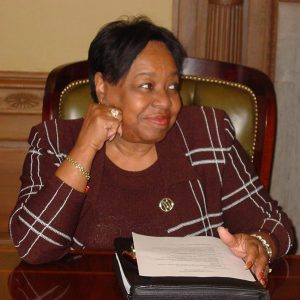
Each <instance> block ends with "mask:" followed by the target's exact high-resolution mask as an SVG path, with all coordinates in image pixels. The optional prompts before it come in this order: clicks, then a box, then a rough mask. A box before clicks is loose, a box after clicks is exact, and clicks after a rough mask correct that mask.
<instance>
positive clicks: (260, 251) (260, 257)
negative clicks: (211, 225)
mask: <svg viewBox="0 0 300 300" xmlns="http://www.w3.org/2000/svg"><path fill="white" fill-rule="evenodd" d="M218 233H219V236H220V238H221V240H222V241H223V242H224V243H225V244H226V245H227V246H228V247H229V248H230V250H231V251H232V253H233V254H234V255H236V256H238V257H241V258H243V260H244V261H245V266H246V268H247V269H251V270H252V271H253V273H254V274H255V275H256V278H257V279H258V281H259V282H260V283H261V284H262V285H263V286H264V287H266V285H267V283H268V273H269V257H268V253H267V251H266V249H265V247H264V246H263V245H262V243H261V242H260V241H259V240H257V239H256V238H255V237H253V236H251V235H250V234H245V233H238V234H231V233H230V232H229V231H228V230H227V229H226V228H224V227H219V228H218Z"/></svg>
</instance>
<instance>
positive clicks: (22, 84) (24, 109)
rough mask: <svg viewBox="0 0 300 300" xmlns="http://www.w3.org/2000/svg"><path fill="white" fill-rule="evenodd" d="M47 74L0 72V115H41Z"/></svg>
mask: <svg viewBox="0 0 300 300" xmlns="http://www.w3.org/2000/svg"><path fill="white" fill-rule="evenodd" d="M47 76H48V73H42V72H23V71H22V72H21V71H20V72H18V71H0V114H41V112H42V104H43V96H44V88H45V84H46V79H47Z"/></svg>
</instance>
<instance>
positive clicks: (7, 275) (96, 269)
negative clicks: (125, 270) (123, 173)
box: [0, 248, 300, 300]
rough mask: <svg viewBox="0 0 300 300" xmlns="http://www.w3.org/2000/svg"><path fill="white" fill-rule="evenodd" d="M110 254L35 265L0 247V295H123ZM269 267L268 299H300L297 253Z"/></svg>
mask: <svg viewBox="0 0 300 300" xmlns="http://www.w3.org/2000/svg"><path fill="white" fill-rule="evenodd" d="M112 258H113V253H112V252H110V251H97V252H92V251H88V252H84V253H74V254H70V255H68V256H66V257H65V258H64V259H62V260H61V261H59V262H55V263H51V264H45V265H36V266H34V265H29V264H26V263H24V262H21V261H20V259H19V258H18V255H17V253H16V251H15V250H14V249H13V248H7V249H1V248H0V299H1V300H6V299H39V298H41V299H72V300H74V299H104V300H116V299H123V298H122V295H121V291H120V289H119V286H118V283H117V280H116V277H115V274H114V272H113V270H112ZM272 268H273V272H272V273H271V276H270V283H269V287H268V288H269V291H270V295H271V299H272V300H279V299H280V300H282V299H284V300H292V299H293V300H296V299H300V256H288V257H286V258H284V259H280V260H278V261H276V262H275V263H274V264H273V266H272Z"/></svg>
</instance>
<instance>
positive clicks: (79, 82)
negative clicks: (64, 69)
mask: <svg viewBox="0 0 300 300" xmlns="http://www.w3.org/2000/svg"><path fill="white" fill-rule="evenodd" d="M87 83H89V80H88V79H82V80H75V81H72V82H71V83H69V84H68V85H67V86H66V87H65V88H64V89H63V90H62V92H61V93H60V96H59V104H58V116H59V118H60V117H61V107H62V103H63V98H64V97H65V96H66V95H67V94H69V93H70V92H71V91H72V90H73V89H75V88H76V87H77V86H80V85H83V84H87Z"/></svg>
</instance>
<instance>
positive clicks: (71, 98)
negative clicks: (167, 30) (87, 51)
mask: <svg viewBox="0 0 300 300" xmlns="http://www.w3.org/2000/svg"><path fill="white" fill-rule="evenodd" d="M180 94H181V98H182V101H183V104H184V105H205V106H212V107H216V108H220V109H223V110H225V111H226V112H227V114H228V115H229V117H230V118H231V121H232V123H233V126H234V128H235V131H236V136H237V139H238V140H239V141H240V143H241V144H242V146H243V147H244V148H245V150H246V151H247V153H248V154H249V156H250V158H251V160H252V161H253V164H254V166H255V168H256V170H257V172H258V174H259V176H260V178H261V180H262V182H263V183H264V185H265V187H266V188H267V189H268V188H269V184H270V177H271V167H272V160H273V150H274V139H275V114H276V110H275V100H276V96H275V92H274V87H273V84H272V82H271V80H270V79H269V77H268V76H267V75H265V74H264V73H262V72H260V71H258V70H256V69H252V68H249V67H245V66H241V65H236V64H230V63H225V62H219V61H211V60H205V59H197V58H186V59H185V61H184V65H183V71H182V75H181V90H180ZM91 101H92V98H91V95H90V88H89V84H88V66H87V62H86V61H81V62H76V63H71V64H67V65H63V66H59V67H57V68H55V69H54V70H53V71H52V72H50V74H49V76H48V79H47V83H46V88H45V96H44V103H43V120H49V119H53V118H61V119H76V118H81V117H84V114H85V112H86V110H87V107H88V105H89V103H90V102H91ZM195 126H197V124H195Z"/></svg>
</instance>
